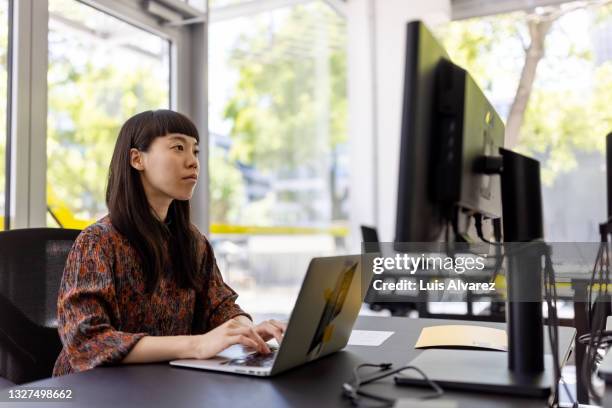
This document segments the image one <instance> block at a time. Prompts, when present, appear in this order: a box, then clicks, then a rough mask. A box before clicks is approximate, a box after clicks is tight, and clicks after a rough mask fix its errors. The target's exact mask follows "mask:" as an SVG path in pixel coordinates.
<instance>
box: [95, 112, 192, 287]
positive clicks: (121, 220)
mask: <svg viewBox="0 0 612 408" xmlns="http://www.w3.org/2000/svg"><path fill="white" fill-rule="evenodd" d="M170 133H180V134H183V135H186V136H191V137H194V138H195V139H196V140H197V141H198V142H199V141H200V136H199V135H198V130H197V129H196V127H195V125H194V124H193V122H192V121H191V120H189V118H187V117H186V116H185V115H182V114H180V113H178V112H174V111H171V110H166V109H160V110H155V111H146V112H142V113H139V114H137V115H134V116H132V117H131V118H130V119H128V120H127V121H126V122H125V123H124V124H123V126H122V127H121V130H120V131H119V136H118V138H117V143H116V144H115V150H114V152H113V158H112V159H111V163H110V168H109V171H108V186H107V188H106V205H107V206H108V211H109V216H110V220H111V223H112V224H113V226H114V227H115V228H116V229H117V230H118V231H119V232H120V233H121V234H123V235H124V236H125V237H126V238H127V239H128V241H129V242H130V244H131V245H132V246H133V247H134V248H135V249H136V251H137V252H138V255H139V256H140V257H141V262H142V268H143V272H144V275H145V282H146V290H147V292H152V291H154V290H155V289H156V288H157V285H158V284H159V280H160V278H161V277H162V274H164V273H166V272H167V270H168V269H167V268H168V267H171V268H172V271H173V273H174V277H175V279H176V282H177V283H178V285H179V286H180V287H183V288H194V287H195V285H196V280H197V279H196V277H197V267H198V265H197V241H196V237H195V232H194V230H192V227H191V220H190V215H189V200H186V201H179V200H173V201H172V203H171V204H170V208H168V215H167V221H166V222H165V223H163V222H161V221H160V220H159V219H158V218H156V217H155V216H154V215H153V213H152V209H151V206H150V205H149V201H148V200H147V196H146V195H145V191H144V187H143V185H142V181H141V179H140V173H139V171H138V170H136V169H135V168H133V167H132V166H131V165H130V149H131V148H136V149H138V150H140V151H144V152H146V151H147V150H148V149H149V147H150V146H151V143H152V142H153V140H155V138H157V137H161V136H165V135H167V134H170ZM166 244H167V245H168V251H166V250H165V249H164V245H166ZM165 253H169V255H170V259H167V256H166V255H165Z"/></svg>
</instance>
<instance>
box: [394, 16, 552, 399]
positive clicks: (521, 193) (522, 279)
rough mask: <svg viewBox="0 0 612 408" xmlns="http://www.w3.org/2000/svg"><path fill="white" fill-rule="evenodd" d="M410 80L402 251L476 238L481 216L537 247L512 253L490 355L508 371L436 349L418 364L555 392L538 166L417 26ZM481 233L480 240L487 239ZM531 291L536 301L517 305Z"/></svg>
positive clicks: (411, 37)
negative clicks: (509, 144) (504, 322)
mask: <svg viewBox="0 0 612 408" xmlns="http://www.w3.org/2000/svg"><path fill="white" fill-rule="evenodd" d="M404 74H405V77H404V99H403V110H402V130H401V148H400V166H399V185H398V194H397V224H396V238H395V242H396V249H398V250H400V251H401V250H402V249H401V248H406V247H408V248H411V247H412V246H411V245H407V246H405V245H402V244H405V243H425V242H437V241H447V242H448V241H451V240H454V241H465V242H469V239H467V238H471V237H468V235H472V233H473V230H471V231H470V228H469V225H470V223H469V222H468V221H469V220H471V218H472V217H474V218H475V220H476V223H477V224H478V225H481V223H482V220H483V219H495V220H499V219H500V217H502V216H503V219H504V221H503V222H504V226H503V227H504V228H503V235H504V239H503V241H504V243H505V244H507V243H510V242H521V243H534V244H535V245H534V248H535V250H530V251H525V252H524V253H523V252H519V251H516V252H513V251H510V252H507V253H506V254H505V257H506V259H507V265H508V266H507V273H506V277H507V287H508V301H507V310H508V354H507V356H506V355H504V354H495V353H485V354H484V355H483V356H482V358H483V360H482V361H485V360H487V361H488V363H486V365H488V366H490V367H502V368H503V364H504V362H505V361H506V359H507V366H508V370H503V369H501V370H497V371H495V370H492V371H491V375H489V376H487V378H486V379H482V378H478V377H475V376H474V375H472V374H473V373H471V372H470V367H468V366H466V365H465V364H463V363H461V361H460V360H459V359H457V360H455V359H450V360H448V359H447V360H444V359H442V360H444V361H441V359H440V355H438V354H436V352H435V351H432V352H431V353H429V354H427V355H428V356H429V357H430V359H429V360H427V359H421V360H420V361H419V368H421V369H422V370H423V371H424V372H425V373H427V374H428V375H430V378H431V379H432V380H434V381H438V382H439V383H440V384H441V385H442V386H447V387H453V388H462V389H471V390H476V389H482V390H487V391H495V392H510V393H513V394H524V395H534V396H543V395H546V394H547V393H548V392H550V390H551V388H552V384H555V381H554V379H553V378H552V370H551V364H552V363H551V362H550V358H549V356H547V357H546V359H545V358H544V352H543V331H542V327H543V325H542V305H541V288H542V286H541V282H542V279H541V276H542V275H541V255H542V254H544V253H545V250H544V247H543V246H542V245H541V241H542V239H543V234H542V211H541V188H540V173H539V163H538V162H537V161H536V160H533V159H530V158H527V157H524V156H522V155H520V154H517V153H514V152H512V151H510V150H506V149H504V148H503V141H504V125H503V122H502V121H501V119H500V118H499V116H498V114H497V113H496V111H495V109H494V108H493V106H492V105H491V103H490V102H489V101H488V100H487V98H486V97H485V96H484V94H483V92H482V91H481V90H480V89H479V87H478V86H477V85H476V83H475V81H474V79H473V78H472V77H471V76H470V75H469V74H468V73H467V72H466V71H465V70H464V69H462V68H461V67H459V66H457V65H456V64H453V63H452V61H451V60H450V58H449V57H448V54H447V53H446V51H445V50H444V48H443V47H442V46H441V45H440V43H439V42H438V41H437V40H436V39H435V37H434V36H433V35H432V33H431V32H430V31H429V30H428V29H427V28H426V27H425V26H424V25H423V23H421V22H418V21H417V22H411V23H409V24H408V26H407V34H406V65H405V71H404ZM502 193H503V197H502ZM502 209H503V214H502ZM476 223H475V224H476ZM495 224H497V226H499V222H497V223H495ZM478 229H479V231H478V237H475V238H476V239H478V238H480V239H482V240H484V241H486V239H485V238H484V237H483V234H482V229H480V228H478ZM449 232H450V233H449ZM497 240H498V241H502V239H501V233H500V236H499V239H497ZM487 242H488V241H487ZM498 245H499V243H498ZM523 247H524V246H521V248H523ZM447 248H449V249H451V250H452V248H453V246H448V247H447ZM407 251H409V250H407ZM499 256H501V255H499ZM527 292H528V293H530V294H532V293H533V296H532V297H530V298H529V299H531V300H530V301H528V302H521V301H517V300H516V299H518V296H517V295H521V294H527ZM415 364H416V362H415ZM468 373H469V374H468ZM406 381H413V379H408V380H406ZM415 381H417V382H419V381H422V380H415Z"/></svg>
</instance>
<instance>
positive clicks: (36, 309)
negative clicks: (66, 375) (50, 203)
mask: <svg viewBox="0 0 612 408" xmlns="http://www.w3.org/2000/svg"><path fill="white" fill-rule="evenodd" d="M80 232H81V231H80V230H71V229H56V228H32V229H16V230H10V231H4V232H0V310H2V313H0V378H2V377H4V378H5V379H8V380H9V381H11V382H13V383H16V384H21V383H25V382H30V381H35V380H38V379H41V378H46V377H50V376H51V374H52V371H53V365H54V364H55V360H56V358H57V356H58V355H59V353H60V351H61V348H62V344H61V341H60V338H59V335H58V333H57V322H56V312H57V294H58V290H59V285H60V281H61V277H62V273H63V270H64V264H65V263H66V257H67V256H68V252H69V251H70V248H71V247H72V244H73V243H74V241H75V239H76V237H77V236H78V235H79V233H80ZM0 387H2V385H0Z"/></svg>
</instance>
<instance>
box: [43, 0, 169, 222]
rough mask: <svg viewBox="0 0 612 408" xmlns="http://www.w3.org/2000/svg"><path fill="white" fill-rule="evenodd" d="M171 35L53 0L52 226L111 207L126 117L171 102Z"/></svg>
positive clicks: (99, 213)
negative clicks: (113, 164)
mask: <svg viewBox="0 0 612 408" xmlns="http://www.w3.org/2000/svg"><path fill="white" fill-rule="evenodd" d="M169 73H170V43H169V41H168V40H166V39H164V38H160V37H158V36H156V35H153V34H151V33H149V32H146V31H144V30H142V29H140V28H137V27H135V26H132V25H130V24H127V23H125V22H123V21H121V20H119V19H117V18H115V17H113V16H110V15H107V14H105V13H103V12H101V11H98V10H96V9H94V8H91V7H89V6H86V5H84V4H81V3H78V2H77V1H74V0H50V1H49V70H48V116H47V128H48V130H47V132H48V133H47V204H48V209H49V213H48V217H47V223H48V225H49V226H58V225H59V226H64V227H72V228H83V227H84V226H86V225H88V224H90V223H92V222H93V221H95V220H96V219H98V218H100V217H101V216H103V215H104V214H105V213H106V212H107V209H106V204H105V199H104V194H105V189H106V178H107V172H108V166H109V164H110V159H111V157H112V152H113V148H114V145H115V140H116V137H117V134H118V131H119V128H120V126H121V124H122V123H123V122H124V121H125V120H126V119H127V118H129V117H130V116H132V115H133V114H135V113H138V112H141V111H144V110H147V109H157V108H168V107H169V106H170V74H169Z"/></svg>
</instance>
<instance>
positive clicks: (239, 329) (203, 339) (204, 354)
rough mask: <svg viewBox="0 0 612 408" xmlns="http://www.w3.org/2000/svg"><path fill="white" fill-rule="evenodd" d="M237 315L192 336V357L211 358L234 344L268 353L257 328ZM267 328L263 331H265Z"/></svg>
mask: <svg viewBox="0 0 612 408" xmlns="http://www.w3.org/2000/svg"><path fill="white" fill-rule="evenodd" d="M239 317H240V316H238V317H235V318H233V319H229V320H228V321H227V322H225V323H223V324H222V325H220V326H218V327H216V328H214V329H213V330H211V331H209V332H208V333H205V334H201V335H197V336H192V337H193V350H194V357H195V358H197V359H207V358H211V357H214V356H216V355H217V354H219V353H220V352H221V351H223V350H225V349H226V348H228V347H230V346H233V345H234V344H242V345H243V346H247V347H251V348H253V349H255V350H257V351H258V352H259V353H263V354H268V353H270V348H269V347H268V345H267V344H266V342H265V340H264V339H262V337H261V335H260V334H259V333H258V331H257V328H256V327H255V326H253V325H252V324H247V323H245V322H243V321H241V320H240V319H239ZM264 323H265V322H264ZM262 324H263V323H262ZM258 327H259V325H258ZM266 327H268V326H266ZM267 330H268V329H266V331H264V332H265V333H267V332H268V331H267ZM270 338H271V337H270Z"/></svg>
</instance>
